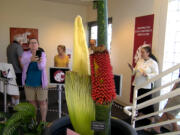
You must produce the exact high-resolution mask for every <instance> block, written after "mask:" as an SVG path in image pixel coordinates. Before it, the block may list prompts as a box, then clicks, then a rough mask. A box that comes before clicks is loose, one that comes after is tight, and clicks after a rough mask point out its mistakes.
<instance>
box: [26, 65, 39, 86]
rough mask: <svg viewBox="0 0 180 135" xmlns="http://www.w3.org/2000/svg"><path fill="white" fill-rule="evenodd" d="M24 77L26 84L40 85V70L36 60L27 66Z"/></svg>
mask: <svg viewBox="0 0 180 135" xmlns="http://www.w3.org/2000/svg"><path fill="white" fill-rule="evenodd" d="M26 75H27V77H26V86H30V87H38V86H41V85H42V81H41V75H42V71H41V70H39V69H38V65H37V62H31V63H30V64H29V67H28V71H27V74H26Z"/></svg>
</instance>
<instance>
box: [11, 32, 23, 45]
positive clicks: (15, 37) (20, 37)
mask: <svg viewBox="0 0 180 135" xmlns="http://www.w3.org/2000/svg"><path fill="white" fill-rule="evenodd" d="M13 42H17V43H19V44H20V45H21V44H22V43H23V37H22V36H21V35H20V34H18V35H15V36H14V39H13Z"/></svg>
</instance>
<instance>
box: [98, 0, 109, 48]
mask: <svg viewBox="0 0 180 135" xmlns="http://www.w3.org/2000/svg"><path fill="white" fill-rule="evenodd" d="M97 24H98V45H104V46H105V47H106V48H107V45H108V41H107V40H108V38H107V31H108V30H107V28H108V27H107V26H108V9H107V0H99V1H97Z"/></svg>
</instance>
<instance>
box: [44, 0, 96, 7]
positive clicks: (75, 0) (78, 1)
mask: <svg viewBox="0 0 180 135" xmlns="http://www.w3.org/2000/svg"><path fill="white" fill-rule="evenodd" d="M44 1H50V2H56V3H66V4H75V5H85V6H86V5H89V4H91V3H92V1H93V0H44Z"/></svg>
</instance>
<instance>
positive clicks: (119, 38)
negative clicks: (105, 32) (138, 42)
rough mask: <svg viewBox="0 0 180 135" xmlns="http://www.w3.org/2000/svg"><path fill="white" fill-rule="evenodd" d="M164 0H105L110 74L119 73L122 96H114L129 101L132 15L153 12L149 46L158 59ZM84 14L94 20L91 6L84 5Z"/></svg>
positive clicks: (161, 37)
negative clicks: (109, 24) (109, 34)
mask: <svg viewBox="0 0 180 135" xmlns="http://www.w3.org/2000/svg"><path fill="white" fill-rule="evenodd" d="M167 4H168V0H164V1H163V2H162V1H161V0H135V1H134V0H109V2H108V10H109V17H112V42H111V64H112V66H113V73H114V74H122V75H123V83H122V96H118V97H117V99H116V101H119V102H120V103H124V104H130V86H131V85H130V84H131V71H130V69H129V68H128V65H127V63H132V57H133V56H132V55H133V43H134V29H135V17H138V16H144V15H149V14H154V15H155V19H154V33H153V44H152V46H153V47H152V50H153V53H154V54H155V55H156V56H157V58H158V60H159V61H162V58H163V57H162V53H163V47H164V34H165V24H166V14H167V13H166V11H167ZM88 14H89V16H87V20H88V21H93V20H96V10H95V9H92V6H90V7H89V8H88ZM160 53H161V54H160ZM160 63H161V62H160ZM160 68H161V64H160Z"/></svg>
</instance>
